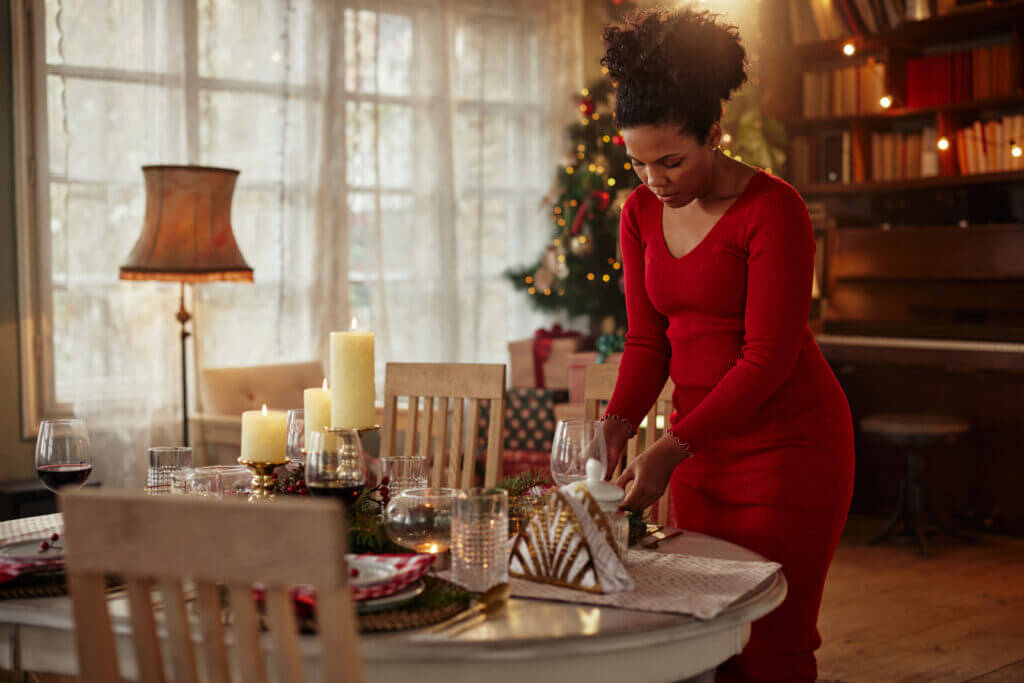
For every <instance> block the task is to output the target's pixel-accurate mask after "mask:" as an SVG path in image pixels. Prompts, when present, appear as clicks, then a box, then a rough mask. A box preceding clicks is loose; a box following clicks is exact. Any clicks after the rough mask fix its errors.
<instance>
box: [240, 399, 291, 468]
mask: <svg viewBox="0 0 1024 683" xmlns="http://www.w3.org/2000/svg"><path fill="white" fill-rule="evenodd" d="M287 422H288V421H287V417H286V416H285V413H284V412H283V411H281V410H267V406H266V405H264V406H263V410H247V411H245V412H244V413H242V455H241V457H240V458H239V460H248V461H251V462H283V461H284V460H287V459H288V455H287V453H288V447H287Z"/></svg>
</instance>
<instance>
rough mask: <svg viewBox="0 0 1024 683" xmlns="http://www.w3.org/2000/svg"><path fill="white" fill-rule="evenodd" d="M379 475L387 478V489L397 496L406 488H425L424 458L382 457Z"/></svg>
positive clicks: (425, 467)
mask: <svg viewBox="0 0 1024 683" xmlns="http://www.w3.org/2000/svg"><path fill="white" fill-rule="evenodd" d="M380 462H381V466H380V476H381V480H382V481H383V479H384V477H387V478H388V491H389V493H390V494H391V495H392V496H397V495H398V494H399V493H401V492H402V491H406V490H408V489H425V488H427V483H428V482H427V459H426V458H382V459H381V461H380Z"/></svg>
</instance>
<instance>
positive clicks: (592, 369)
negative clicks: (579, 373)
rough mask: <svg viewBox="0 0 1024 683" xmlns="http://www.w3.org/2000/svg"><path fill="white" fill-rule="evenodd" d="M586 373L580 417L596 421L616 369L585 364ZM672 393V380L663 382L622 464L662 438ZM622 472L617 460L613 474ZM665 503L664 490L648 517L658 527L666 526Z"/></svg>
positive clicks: (608, 397) (667, 504)
mask: <svg viewBox="0 0 1024 683" xmlns="http://www.w3.org/2000/svg"><path fill="white" fill-rule="evenodd" d="M586 372H587V374H586V378H585V380H584V385H583V416H584V418H585V419H588V420H596V419H598V418H599V417H600V416H601V415H600V413H601V404H602V403H603V402H605V403H606V402H608V401H610V400H611V398H612V392H614V391H615V381H616V380H617V379H618V376H619V366H618V365H612V364H595V365H588V366H587V371H586ZM674 390H675V385H674V384H673V383H672V380H668V381H667V382H665V386H664V387H662V389H661V393H660V394H658V400H656V401H655V402H654V406H653V407H652V408H651V410H650V412H649V413H647V425H646V427H645V428H644V429H642V430H641V431H640V432H638V434H637V436H636V437H634V438H632V439H630V440H629V443H628V444H627V445H626V465H628V464H629V463H631V462H633V460H635V459H636V457H637V456H638V455H639V454H640V453H641V452H642V450H646V449H647V448H650V447H651V446H652V445H654V442H655V441H657V440H658V439H660V438H661V437H662V436H664V434H665V430H666V429H668V418H669V415H671V414H672V392H673V391H674ZM659 417H661V418H662V421H663V424H662V426H661V427H659V426H658V418H659ZM641 434H642V435H643V440H644V443H643V448H642V449H641V446H640V436H641ZM622 469H623V464H622V461H621V460H620V461H619V463H618V464H616V466H615V474H616V475H618V474H619V473H620V472H621V471H622ZM669 500H670V495H669V492H668V491H666V492H665V495H664V496H662V497H661V499H660V500H659V501H658V502H657V503H656V504H655V505H654V506H652V517H653V519H654V520H655V521H656V522H657V523H658V524H668V513H669V509H670V505H671V503H670V502H669Z"/></svg>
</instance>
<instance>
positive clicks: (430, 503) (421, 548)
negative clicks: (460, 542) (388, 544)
mask: <svg viewBox="0 0 1024 683" xmlns="http://www.w3.org/2000/svg"><path fill="white" fill-rule="evenodd" d="M455 495H456V491H455V489H441V488H424V489H406V490H405V491H402V492H401V493H399V494H398V495H396V496H392V497H391V501H390V502H389V503H388V504H387V507H385V508H384V531H385V532H386V533H387V535H388V538H390V539H391V540H392V541H394V542H395V543H397V544H398V545H400V546H402V547H403V548H408V549H409V550H414V551H416V552H418V553H432V554H435V555H437V554H439V553H443V552H445V551H447V550H448V547H449V546H450V545H451V539H452V503H453V501H454V499H455Z"/></svg>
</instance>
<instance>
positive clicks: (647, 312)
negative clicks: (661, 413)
mask: <svg viewBox="0 0 1024 683" xmlns="http://www.w3.org/2000/svg"><path fill="white" fill-rule="evenodd" d="M638 217H639V195H638V193H637V192H634V193H633V194H632V195H630V197H629V199H627V200H626V203H625V205H624V206H623V207H622V216H621V218H620V223H619V242H620V244H621V246H622V268H623V277H624V279H625V285H626V315H627V317H628V319H629V326H628V328H627V330H626V348H625V351H624V352H623V354H622V362H621V363H620V365H619V376H618V379H617V380H616V382H615V391H614V392H613V394H612V398H611V401H609V403H608V408H607V410H606V411H605V418H614V419H606V421H605V437H606V441H607V442H608V446H609V456H610V457H609V463H608V469H609V472H610V471H612V470H613V469H614V468H615V464H616V462H617V461H618V456H619V455H620V454H621V452H622V450H624V449H625V444H626V442H627V441H628V440H629V438H630V437H631V436H633V434H635V433H636V429H637V427H638V426H639V424H640V422H642V421H643V419H644V417H645V416H646V415H647V411H649V410H650V409H651V406H652V405H654V401H655V400H657V398H658V394H659V393H661V389H662V387H663V386H664V385H665V380H666V379H668V369H669V357H670V355H671V349H670V346H669V343H668V338H667V337H666V336H665V331H666V330H667V329H668V319H667V318H666V317H665V316H664V315H662V314H661V313H659V312H658V311H657V310H656V309H655V308H654V306H653V305H652V304H651V300H650V298H649V297H648V296H647V285H646V283H645V271H646V264H645V260H644V241H643V237H642V235H641V231H640V225H639V220H638ZM613 451H614V453H613Z"/></svg>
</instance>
